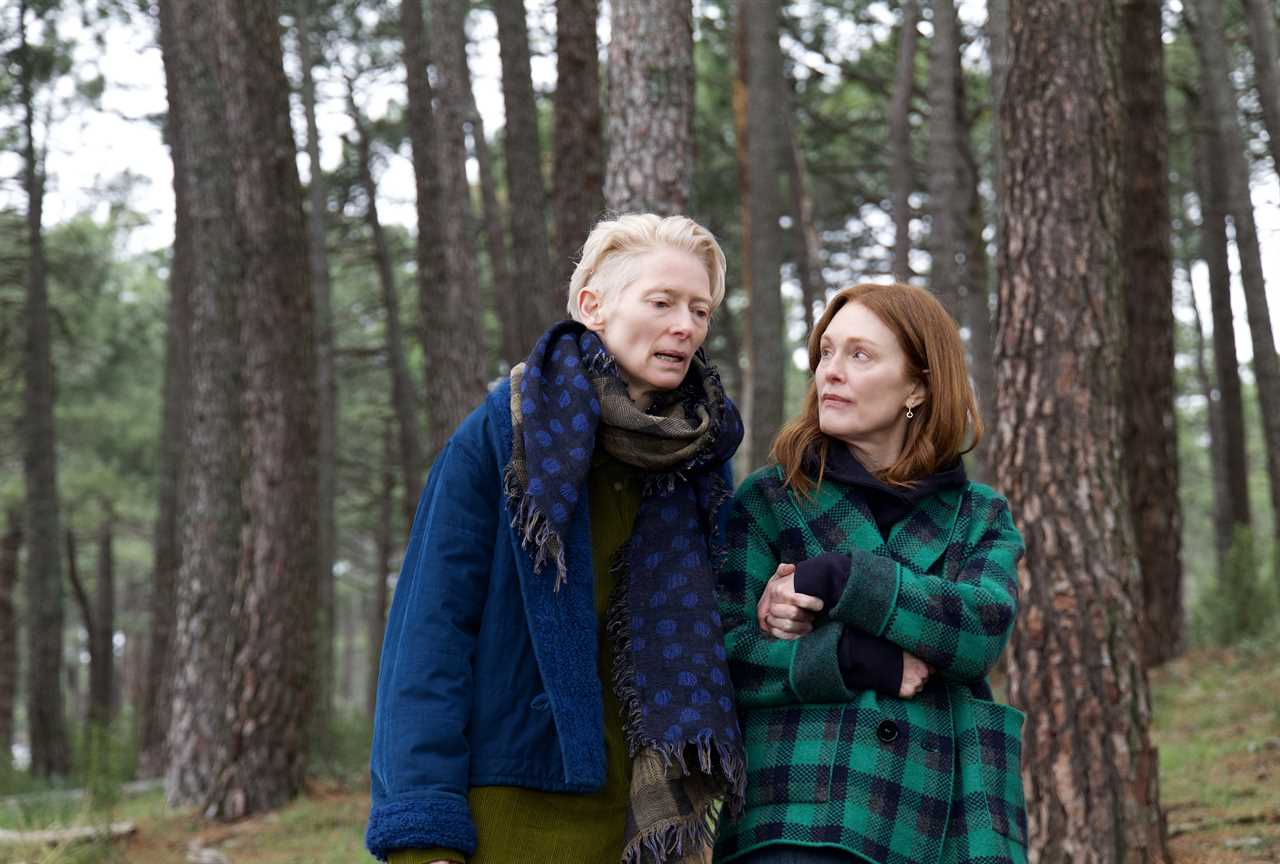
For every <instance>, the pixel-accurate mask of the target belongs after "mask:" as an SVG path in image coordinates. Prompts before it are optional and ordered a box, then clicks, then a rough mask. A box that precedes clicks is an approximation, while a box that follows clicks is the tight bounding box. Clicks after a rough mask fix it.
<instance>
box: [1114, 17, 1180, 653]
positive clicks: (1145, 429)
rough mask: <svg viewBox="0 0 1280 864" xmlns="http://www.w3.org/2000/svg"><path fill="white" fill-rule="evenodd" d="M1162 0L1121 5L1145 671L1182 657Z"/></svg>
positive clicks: (1131, 468) (1129, 397) (1128, 390)
mask: <svg viewBox="0 0 1280 864" xmlns="http://www.w3.org/2000/svg"><path fill="white" fill-rule="evenodd" d="M1161 5H1162V3H1161V0H1132V2H1129V3H1126V4H1123V5H1122V6H1121V33H1122V37H1121V38H1122V41H1123V44H1124V46H1125V50H1124V52H1123V53H1122V54H1121V59H1120V76H1121V95H1122V100H1121V105H1122V109H1123V115H1122V116H1123V117H1124V118H1125V125H1124V138H1123V143H1122V148H1123V156H1122V167H1123V179H1122V182H1123V184H1124V193H1123V196H1122V199H1121V200H1122V201H1123V208H1124V209H1123V214H1122V220H1123V221H1122V225H1123V228H1122V230H1121V233H1120V237H1121V246H1120V255H1121V260H1122V261H1123V265H1124V285H1125V292H1124V306H1125V322H1126V327H1125V329H1126V331H1127V334H1128V337H1129V338H1128V344H1127V346H1126V351H1125V354H1126V356H1125V359H1124V366H1123V368H1124V381H1123V384H1122V386H1123V388H1124V399H1123V405H1124V407H1125V414H1126V416H1125V435H1124V454H1125V456H1124V465H1125V469H1126V470H1127V472H1128V483H1129V512H1130V514H1131V515H1132V518H1133V530H1134V541H1135V544H1136V552H1137V555H1138V563H1139V566H1140V568H1141V572H1142V604H1141V606H1140V609H1141V612H1142V653H1143V658H1144V660H1145V662H1146V663H1147V665H1148V666H1155V665H1159V664H1161V663H1164V662H1165V661H1167V660H1171V659H1173V658H1174V657H1176V656H1177V655H1178V654H1179V653H1181V650H1182V644H1183V635H1184V634H1183V630H1184V628H1183V619H1184V614H1183V605H1182V509H1181V507H1180V506H1179V501H1178V434H1177V433H1178V430H1177V425H1176V421H1175V417H1174V411H1173V400H1174V396H1175V393H1176V386H1175V381H1174V368H1173V359H1174V320H1173V258H1172V255H1173V253H1172V250H1171V248H1170V238H1171V234H1172V231H1173V225H1172V219H1171V216H1170V213H1169V112H1168V109H1167V108H1166V106H1165V93H1164V90H1165V77H1164V44H1163V42H1162V41H1161V32H1160V29H1161V20H1160V15H1161Z"/></svg>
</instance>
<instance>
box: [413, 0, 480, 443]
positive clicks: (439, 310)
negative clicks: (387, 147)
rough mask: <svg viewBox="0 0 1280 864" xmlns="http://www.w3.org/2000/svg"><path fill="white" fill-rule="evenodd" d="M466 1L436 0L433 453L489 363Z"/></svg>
mask: <svg viewBox="0 0 1280 864" xmlns="http://www.w3.org/2000/svg"><path fill="white" fill-rule="evenodd" d="M466 8H467V7H466V4H465V3H464V2H463V0H431V12H432V16H431V24H432V26H431V40H432V41H431V44H432V48H433V51H432V53H433V54H434V56H435V58H436V62H435V70H436V82H437V88H436V97H437V99H438V106H437V109H436V112H435V116H434V119H435V132H436V151H437V165H438V167H439V176H440V198H439V201H438V208H439V214H440V223H441V229H442V230H441V237H442V239H443V241H444V274H443V275H444V278H443V279H441V278H437V279H436V280H435V281H434V284H433V285H432V286H431V295H432V298H431V303H430V305H429V307H428V309H427V311H428V312H429V314H430V318H428V319H427V334H428V335H427V339H426V343H425V347H426V366H427V373H426V382H427V386H426V394H427V404H428V405H429V406H430V410H429V412H428V417H427V420H428V424H427V425H428V428H429V430H430V440H431V458H432V459H434V458H435V454H436V453H438V452H439V451H440V448H441V447H443V446H444V443H445V441H446V440H448V438H449V436H450V435H452V434H453V430H454V428H455V427H456V426H457V425H458V424H459V423H461V422H462V421H463V420H464V419H465V418H466V416H467V415H468V414H470V413H471V411H472V410H473V409H474V408H475V406H476V405H477V404H479V402H480V400H481V399H483V398H484V396H485V393H486V392H487V389H486V383H487V377H488V368H489V367H488V363H487V360H486V358H485V357H484V350H483V347H482V346H481V345H480V344H479V340H480V335H481V332H482V330H481V324H480V322H481V318H480V307H481V304H480V303H478V302H476V298H477V297H479V294H480V290H479V281H478V280H477V279H476V272H475V263H474V260H475V259H474V255H473V253H472V251H471V232H470V230H469V225H468V223H469V220H470V189H469V187H468V185H467V148H466V139H465V134H466V129H465V125H466V122H467V105H468V103H469V102H470V96H469V89H470V86H471V85H470V76H469V75H468V74H467V46H466V28H465V22H466Z"/></svg>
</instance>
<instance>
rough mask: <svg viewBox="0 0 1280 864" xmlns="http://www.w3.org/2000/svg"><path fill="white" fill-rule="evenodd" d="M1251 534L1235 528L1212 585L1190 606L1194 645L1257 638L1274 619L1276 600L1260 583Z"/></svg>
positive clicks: (1224, 643) (1270, 590)
mask: <svg viewBox="0 0 1280 864" xmlns="http://www.w3.org/2000/svg"><path fill="white" fill-rule="evenodd" d="M1253 535H1254V532H1253V531H1252V530H1250V529H1248V528H1243V527H1238V528H1237V529H1236V531H1235V534H1234V535H1233V537H1232V541H1231V548H1230V550H1229V551H1228V553H1227V556H1226V561H1225V563H1224V565H1223V567H1222V569H1221V571H1220V572H1219V573H1218V578H1217V580H1216V582H1215V583H1214V585H1213V586H1212V587H1211V588H1210V589H1209V590H1207V591H1205V592H1204V593H1203V594H1202V595H1201V597H1200V600H1199V602H1198V603H1197V604H1196V606H1195V607H1194V611H1193V615H1192V625H1193V629H1192V635H1193V638H1194V639H1195V640H1196V641H1197V642H1200V643H1205V644H1211V645H1234V644H1236V643H1237V642H1240V641H1241V640H1248V639H1251V638H1253V637H1256V636H1258V635H1259V634H1260V633H1262V632H1263V630H1264V629H1265V628H1266V627H1267V626H1268V624H1269V623H1270V622H1271V621H1272V619H1273V617H1274V616H1275V610H1276V599H1277V598H1276V597H1275V596H1274V591H1273V590H1272V589H1271V587H1270V586H1267V585H1265V584H1264V583H1263V581H1262V578H1261V571H1262V568H1261V567H1260V566H1259V560H1260V559H1259V556H1258V555H1257V549H1256V548H1255V547H1256V545H1257V544H1256V543H1255V541H1254V536H1253Z"/></svg>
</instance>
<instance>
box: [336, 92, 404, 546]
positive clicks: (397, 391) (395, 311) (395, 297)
mask: <svg viewBox="0 0 1280 864" xmlns="http://www.w3.org/2000/svg"><path fill="white" fill-rule="evenodd" d="M347 103H348V107H349V110H350V112H351V122H352V124H353V125H354V126H355V132H356V152H357V158H358V161H359V163H360V185H361V186H362V187H363V188H364V194H365V210H364V219H365V224H367V225H368V226H369V234H370V236H371V238H372V240H373V258H374V264H375V267H376V269H377V271H378V282H379V284H381V286H382V305H383V306H384V307H385V308H386V315H387V370H388V371H389V372H390V374H391V401H392V403H393V408H394V410H395V416H396V431H397V433H398V436H399V445H400V446H399V449H398V452H399V455H400V479H401V482H402V483H403V484H404V490H405V491H404V498H403V499H402V503H403V505H404V510H403V512H402V513H401V518H402V519H403V522H402V525H403V526H404V533H405V536H408V533H409V530H410V529H411V528H412V527H413V514H414V510H415V509H416V505H417V498H416V493H417V492H418V490H419V489H420V488H421V486H422V480H423V470H422V453H421V449H420V448H419V446H418V400H417V397H416V395H415V392H414V386H413V379H412V378H411V376H410V375H409V364H408V362H407V361H406V360H405V353H404V341H403V339H402V337H401V333H400V295H399V290H398V289H397V288H396V278H395V273H394V272H393V270H392V266H391V252H390V251H389V250H388V249H387V238H386V235H385V234H384V232H383V230H382V220H381V219H380V218H379V217H378V185H377V183H375V182H374V179H373V169H372V168H371V167H370V165H369V160H370V152H369V150H370V148H369V133H368V130H367V129H366V128H365V124H364V120H363V118H361V116H360V112H359V110H358V109H357V108H356V104H355V96H354V94H353V93H352V92H351V89H350V86H348V90H347Z"/></svg>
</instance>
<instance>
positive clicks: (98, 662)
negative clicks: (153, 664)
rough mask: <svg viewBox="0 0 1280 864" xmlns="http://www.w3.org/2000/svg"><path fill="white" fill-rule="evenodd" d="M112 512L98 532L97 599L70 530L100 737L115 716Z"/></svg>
mask: <svg viewBox="0 0 1280 864" xmlns="http://www.w3.org/2000/svg"><path fill="white" fill-rule="evenodd" d="M112 521H113V516H112V513H111V508H110V506H109V505H108V506H107V507H106V508H105V512H104V513H103V518H102V522H101V523H100V525H99V529H98V569H97V581H96V583H95V585H94V596H93V597H92V598H90V597H89V592H88V591H87V589H86V588H85V585H84V580H82V579H81V578H80V574H79V569H78V568H77V566H76V543H75V535H74V534H73V533H72V531H71V529H70V528H68V529H67V576H68V579H69V581H70V582H71V587H72V589H73V590H74V592H75V598H76V602H77V604H79V606H80V614H81V617H82V619H83V621H84V630H85V633H87V634H88V636H89V710H88V712H87V720H88V723H87V726H88V730H89V735H90V736H95V735H98V734H100V732H101V730H102V729H103V728H105V727H106V726H108V725H109V724H110V723H111V718H112V715H113V714H114V701H115V700H114V688H115V680H114V666H115V660H114V657H113V646H112V638H113V636H114V634H115V566H114V559H113V555H112Z"/></svg>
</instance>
